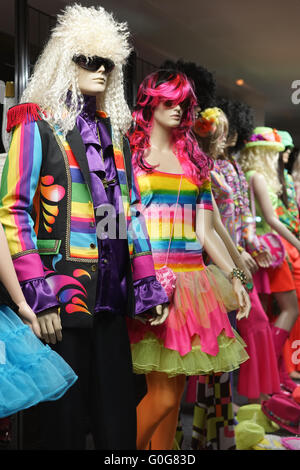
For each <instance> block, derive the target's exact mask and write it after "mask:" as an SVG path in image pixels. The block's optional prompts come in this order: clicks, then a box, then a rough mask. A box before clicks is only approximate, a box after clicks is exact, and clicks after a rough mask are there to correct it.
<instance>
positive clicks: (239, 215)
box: [211, 160, 280, 398]
mask: <svg viewBox="0 0 300 470" xmlns="http://www.w3.org/2000/svg"><path fill="white" fill-rule="evenodd" d="M211 175H212V190H213V194H214V197H215V200H216V203H217V205H218V208H219V211H220V215H221V218H222V222H223V224H224V225H225V227H227V229H228V231H229V233H230V235H231V237H232V239H233V241H234V242H235V244H236V245H237V246H240V247H242V248H243V249H246V250H247V251H248V252H249V253H250V254H251V253H253V252H255V251H260V250H261V243H260V241H259V239H258V237H257V235H256V231H255V224H254V222H253V217H252V214H251V211H250V206H249V199H248V184H247V181H246V178H245V176H244V174H243V172H242V169H241V168H240V166H239V164H238V163H236V162H234V161H232V162H230V161H228V160H217V161H216V162H215V165H214V169H213V171H212V172H211ZM230 197H231V198H232V201H233V207H232V206H231V205H230V204H228V201H229V200H230ZM230 207H232V209H231V211H229V210H228V209H229V208H230ZM228 212H230V216H231V217H229V216H228V215H229V214H228ZM228 221H230V223H229V222H228ZM249 297H250V300H251V311H250V315H249V317H248V318H243V319H242V320H239V321H237V329H238V331H239V333H240V334H241V336H242V338H243V340H244V341H245V343H246V344H247V352H248V354H249V360H248V361H247V362H245V363H244V364H242V365H241V367H240V370H239V381H238V392H239V394H241V395H244V396H246V397H248V398H259V397H260V395H261V394H263V393H264V394H272V393H276V392H279V391H280V383H279V376H278V370H277V358H276V354H275V350H274V344H273V338H272V332H271V328H270V325H269V320H268V317H267V315H266V313H265V311H264V309H263V307H262V305H261V303H260V300H259V297H258V294H257V291H256V288H255V286H254V288H253V290H252V291H251V292H249ZM262 356H263V357H265V358H266V361H267V362H268V364H269V365H270V367H268V368H267V369H266V368H265V365H264V363H262V362H261V357H262Z"/></svg>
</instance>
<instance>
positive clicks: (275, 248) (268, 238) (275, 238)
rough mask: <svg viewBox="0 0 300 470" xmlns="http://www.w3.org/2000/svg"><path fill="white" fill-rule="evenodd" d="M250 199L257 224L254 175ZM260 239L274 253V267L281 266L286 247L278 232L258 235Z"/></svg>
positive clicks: (250, 184) (272, 265)
mask: <svg viewBox="0 0 300 470" xmlns="http://www.w3.org/2000/svg"><path fill="white" fill-rule="evenodd" d="M249 186H250V199H251V212H252V216H253V219H254V223H255V224H256V208H255V198H254V191H253V184H252V177H251V178H250V183H249ZM258 238H259V241H260V242H261V244H262V245H263V246H264V247H265V248H268V249H269V251H270V253H271V255H272V264H271V267H272V268H277V267H278V266H280V265H281V264H282V263H283V261H284V259H285V248H284V245H283V243H282V241H281V239H280V236H279V235H277V233H273V232H268V233H265V234H264V235H259V236H258Z"/></svg>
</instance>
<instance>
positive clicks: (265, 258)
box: [255, 250, 272, 268]
mask: <svg viewBox="0 0 300 470" xmlns="http://www.w3.org/2000/svg"><path fill="white" fill-rule="evenodd" d="M255 261H256V262H257V264H258V266H259V267H260V268H268V267H269V266H271V263H272V255H271V253H270V251H269V250H267V251H261V252H260V253H258V255H257V256H255Z"/></svg>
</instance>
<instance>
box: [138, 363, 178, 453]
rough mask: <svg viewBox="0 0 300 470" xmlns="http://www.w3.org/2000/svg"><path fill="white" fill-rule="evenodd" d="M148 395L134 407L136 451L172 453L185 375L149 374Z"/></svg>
mask: <svg viewBox="0 0 300 470" xmlns="http://www.w3.org/2000/svg"><path fill="white" fill-rule="evenodd" d="M146 378H147V387H148V392H147V395H145V397H144V398H143V400H142V401H141V402H140V404H139V405H138V407H137V449H139V450H143V449H149V443H150V441H151V449H153V450H171V449H172V447H173V441H174V438H175V434H176V427H177V421H178V413H179V407H180V402H181V398H182V394H183V391H184V386H185V379H186V377H185V375H178V376H176V377H171V378H169V377H168V376H167V374H165V373H164V372H150V373H149V374H147V376H146Z"/></svg>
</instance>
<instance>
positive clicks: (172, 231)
mask: <svg viewBox="0 0 300 470" xmlns="http://www.w3.org/2000/svg"><path fill="white" fill-rule="evenodd" d="M182 177H183V175H181V178H180V182H179V188H178V194H177V201H176V207H175V212H174V217H173V224H172V229H171V235H170V240H169V246H168V251H167V257H166V262H165V266H167V265H168V259H169V253H170V247H171V242H172V237H173V233H174V227H175V219H176V215H177V208H178V201H179V196H180V190H181V183H182Z"/></svg>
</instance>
